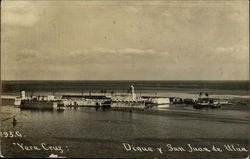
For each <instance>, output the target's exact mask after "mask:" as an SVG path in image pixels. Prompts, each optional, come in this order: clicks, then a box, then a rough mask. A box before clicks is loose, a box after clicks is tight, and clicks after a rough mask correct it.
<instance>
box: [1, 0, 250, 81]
mask: <svg viewBox="0 0 250 159" xmlns="http://www.w3.org/2000/svg"><path fill="white" fill-rule="evenodd" d="M248 35H249V9H248V1H247V0H242V1H241V0H238V1H198V0H197V1H188V0H187V1H131V0H130V1H127V0H124V1H1V79H2V80H248V79H249V47H248V46H249V37H248Z"/></svg>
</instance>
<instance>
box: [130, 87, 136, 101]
mask: <svg viewBox="0 0 250 159" xmlns="http://www.w3.org/2000/svg"><path fill="white" fill-rule="evenodd" d="M130 95H131V98H132V100H135V99H136V94H135V88H134V86H133V85H131V86H130Z"/></svg>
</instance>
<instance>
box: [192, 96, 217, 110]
mask: <svg viewBox="0 0 250 159" xmlns="http://www.w3.org/2000/svg"><path fill="white" fill-rule="evenodd" d="M193 108H194V109H201V108H212V109H214V108H220V104H219V103H215V102H214V101H213V99H211V98H209V95H208V93H200V94H199V98H198V100H197V101H195V104H194V106H193Z"/></svg>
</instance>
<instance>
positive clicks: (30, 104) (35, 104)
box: [20, 99, 57, 109]
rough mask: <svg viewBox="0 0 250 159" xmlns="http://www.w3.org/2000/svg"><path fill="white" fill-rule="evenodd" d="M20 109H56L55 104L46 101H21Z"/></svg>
mask: <svg viewBox="0 0 250 159" xmlns="http://www.w3.org/2000/svg"><path fill="white" fill-rule="evenodd" d="M20 108H21V109H57V102H55V101H48V100H33V99H32V100H22V101H21V104H20Z"/></svg>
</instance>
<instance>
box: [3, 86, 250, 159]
mask: <svg viewBox="0 0 250 159" xmlns="http://www.w3.org/2000/svg"><path fill="white" fill-rule="evenodd" d="M172 82H173V84H172V85H171V84H170V83H171V82H170V83H169V82H164V81H163V82H159V81H157V82H152V81H151V82H145V83H144V84H142V81H137V82H131V83H130V81H126V82H125V81H119V82H117V83H116V82H114V83H110V81H102V82H100V83H98V82H91V81H87V82H86V81H85V82H83V81H77V82H73V83H71V84H70V82H59V84H58V85H56V86H55V85H54V84H55V83H57V82H55V81H46V82H41V81H40V82H34V83H33V82H27V81H25V82H14V83H12V82H7V84H6V83H5V86H4V89H3V92H4V93H5V94H18V93H19V89H25V90H28V89H30V90H31V89H34V90H36V91H37V92H39V93H42V92H44V93H46V94H49V93H50V91H48V90H50V89H51V88H52V87H53V86H55V87H56V90H57V91H58V92H62V93H72V92H73V93H74V92H75V93H76V92H77V91H78V89H79V88H85V90H92V91H94V90H96V91H99V90H101V89H106V88H107V90H108V88H109V87H108V86H110V87H111V86H112V89H109V90H119V91H120V92H122V91H123V89H124V90H126V89H127V87H128V86H129V85H130V84H133V85H134V86H135V88H136V90H138V91H144V90H148V91H149V93H153V92H155V91H157V93H158V92H161V91H162V92H163V94H164V93H168V92H169V90H171V91H170V92H171V93H172V94H173V93H177V94H178V93H181V94H182V95H185V94H190V92H198V91H199V90H201V89H202V90H203V89H206V90H210V91H211V92H214V93H215V92H216V93H218V94H220V95H239V96H242V95H245V94H244V92H247V89H246V88H245V86H246V83H244V82H240V83H237V82H236V83H235V82H232V83H231V84H225V83H222V85H227V86H224V87H226V88H221V87H222V86H221V87H219V88H218V89H217V87H216V88H213V87H215V85H218V83H210V84H209V82H208V83H206V82H205V85H206V86H204V83H203V82H197V83H196V84H195V82H194V81H192V82H193V87H190V88H189V84H192V82H191V83H190V82H184V83H180V82H179V83H178V82H177V83H176V82H174V81H172ZM188 83H189V84H188ZM219 83H220V82H219ZM169 85H170V87H169ZM178 85H179V86H178ZM232 85H233V86H232ZM171 86H173V87H172V88H171ZM181 86H182V87H183V88H182V89H179V87H181ZM34 90H33V91H34ZM184 90H186V91H184ZM230 90H231V92H233V93H231V94H228V93H227V92H230ZM180 91H181V92H180ZM223 92H224V93H223ZM225 92H226V93H225ZM239 106H240V105H237V104H234V105H233V106H231V107H239ZM245 107H246V106H245ZM247 107H248V106H247ZM1 112H2V115H3V116H4V119H5V120H2V121H1V131H2V132H4V131H12V132H16V131H19V132H20V133H21V134H22V135H23V137H22V138H20V137H15V138H4V137H2V140H1V146H2V147H1V150H2V154H3V155H4V156H5V157H48V156H49V155H50V154H52V153H53V154H57V155H60V156H66V157H77V158H80V157H95V158H100V157H108V158H110V157H123V158H126V157H129V158H135V157H150V158H151V157H152V158H153V157H158V158H160V157H163V158H171V159H172V158H197V159H198V158H218V159H221V158H225V159H228V158H242V157H246V156H247V154H248V153H247V152H229V151H226V150H225V148H224V145H227V144H230V145H231V144H232V145H235V146H236V147H237V146H238V147H245V148H247V147H248V137H249V131H248V130H249V112H248V111H247V110H246V109H242V110H236V109H228V108H222V109H218V110H206V109H204V110H194V109H192V106H186V105H170V108H168V109H163V110H157V109H150V110H137V111H133V112H132V113H130V112H128V111H115V110H96V109H92V108H79V109H66V110H64V111H30V110H22V111H21V110H20V109H19V108H16V107H14V106H12V105H11V104H10V103H9V104H7V105H6V106H2V107H1ZM13 116H15V118H16V120H17V124H16V125H13V124H12V118H11V117H13ZM2 119H3V117H2ZM13 143H14V144H13ZM16 143H19V144H24V145H32V146H37V147H38V148H41V143H45V144H46V146H48V145H53V146H62V150H63V153H60V152H59V151H55V150H53V151H50V150H44V149H42V148H41V149H42V150H39V151H35V150H30V151H27V150H22V149H21V148H20V147H18V146H17V145H15V144H16ZM123 143H128V144H130V145H131V146H132V145H134V147H136V146H140V147H151V148H152V149H153V152H139V151H126V149H125V147H124V145H123ZM168 144H171V146H176V147H183V148H184V149H185V150H189V147H188V146H187V145H188V144H191V145H192V146H193V147H207V148H208V149H211V148H212V146H216V147H220V148H221V149H222V150H223V152H188V151H185V152H179V151H175V152H172V151H170V149H169V147H168ZM157 148H162V151H163V153H162V154H161V153H160V152H159V150H157Z"/></svg>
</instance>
